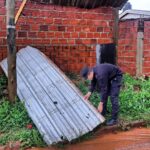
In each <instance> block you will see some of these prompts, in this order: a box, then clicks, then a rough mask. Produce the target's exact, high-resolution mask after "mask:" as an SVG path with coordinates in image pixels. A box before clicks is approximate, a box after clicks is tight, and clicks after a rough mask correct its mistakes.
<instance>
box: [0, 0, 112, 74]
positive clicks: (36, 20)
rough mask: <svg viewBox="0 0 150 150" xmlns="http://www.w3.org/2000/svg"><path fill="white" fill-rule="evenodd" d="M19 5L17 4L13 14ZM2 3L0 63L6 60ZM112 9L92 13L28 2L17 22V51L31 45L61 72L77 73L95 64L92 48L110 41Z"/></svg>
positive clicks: (2, 3)
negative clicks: (85, 65) (87, 65)
mask: <svg viewBox="0 0 150 150" xmlns="http://www.w3.org/2000/svg"><path fill="white" fill-rule="evenodd" d="M19 5H20V2H18V3H17V7H16V11H17V9H18V6H19ZM5 13H6V12H5V7H4V0H1V1H0V60H2V58H5V57H6V55H7V54H6V30H5V26H6V25H5V21H6V20H5ZM113 21H114V18H113V9H112V8H96V9H92V10H87V9H80V8H74V7H60V6H54V5H44V4H39V3H32V2H30V1H28V2H27V5H26V6H25V9H24V10H23V12H22V14H21V17H20V18H19V20H18V23H17V26H16V27H17V32H16V36H17V37H16V44H17V50H18V49H20V48H22V47H25V46H26V45H31V46H33V47H36V48H38V49H40V50H41V51H42V52H44V53H45V54H46V55H47V56H48V57H50V58H51V59H52V60H53V61H54V62H55V63H56V64H57V65H58V66H59V67H60V68H61V69H62V70H64V71H74V72H79V70H80V69H81V68H82V66H83V65H84V64H85V63H86V64H89V65H94V64H95V62H96V58H95V45H96V44H104V43H111V42H112V39H113V34H112V33H113Z"/></svg>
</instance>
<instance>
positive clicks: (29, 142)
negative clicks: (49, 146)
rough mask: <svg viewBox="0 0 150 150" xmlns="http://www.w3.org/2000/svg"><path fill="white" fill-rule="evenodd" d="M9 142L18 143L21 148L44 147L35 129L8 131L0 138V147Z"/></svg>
mask: <svg viewBox="0 0 150 150" xmlns="http://www.w3.org/2000/svg"><path fill="white" fill-rule="evenodd" d="M10 141H20V142H21V146H22V147H31V146H39V147H43V146H45V144H44V142H43V140H42V138H41V137H40V135H39V132H38V131H37V130H36V129H30V130H29V129H26V128H19V129H18V130H10V131H9V132H7V134H6V133H5V134H2V136H1V137H0V145H5V144H7V143H8V142H10Z"/></svg>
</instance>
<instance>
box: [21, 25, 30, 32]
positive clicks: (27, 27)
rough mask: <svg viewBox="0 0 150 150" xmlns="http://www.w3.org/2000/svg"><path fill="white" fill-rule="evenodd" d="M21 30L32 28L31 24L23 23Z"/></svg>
mask: <svg viewBox="0 0 150 150" xmlns="http://www.w3.org/2000/svg"><path fill="white" fill-rule="evenodd" d="M21 30H24V31H29V30H30V25H21Z"/></svg>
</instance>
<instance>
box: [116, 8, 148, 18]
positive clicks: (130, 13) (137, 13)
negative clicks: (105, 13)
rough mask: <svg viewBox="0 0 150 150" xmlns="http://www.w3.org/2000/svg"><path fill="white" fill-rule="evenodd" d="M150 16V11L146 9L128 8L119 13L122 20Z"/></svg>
mask: <svg viewBox="0 0 150 150" xmlns="http://www.w3.org/2000/svg"><path fill="white" fill-rule="evenodd" d="M139 18H145V19H147V18H150V11H146V10H126V11H124V12H123V13H121V14H120V15H119V19H120V20H129V19H139Z"/></svg>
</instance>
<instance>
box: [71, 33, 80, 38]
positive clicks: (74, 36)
mask: <svg viewBox="0 0 150 150" xmlns="http://www.w3.org/2000/svg"><path fill="white" fill-rule="evenodd" d="M78 37H79V33H78V32H72V33H71V38H78Z"/></svg>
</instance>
